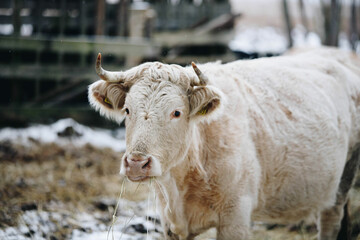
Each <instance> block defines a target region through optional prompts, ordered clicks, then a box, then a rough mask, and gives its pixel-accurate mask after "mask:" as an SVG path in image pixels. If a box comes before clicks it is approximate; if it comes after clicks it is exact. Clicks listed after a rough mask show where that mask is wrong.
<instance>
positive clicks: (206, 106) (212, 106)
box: [189, 86, 225, 121]
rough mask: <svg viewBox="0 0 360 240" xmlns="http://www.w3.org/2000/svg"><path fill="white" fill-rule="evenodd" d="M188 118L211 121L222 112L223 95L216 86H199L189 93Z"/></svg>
mask: <svg viewBox="0 0 360 240" xmlns="http://www.w3.org/2000/svg"><path fill="white" fill-rule="evenodd" d="M189 102H190V119H195V120H200V121H202V120H206V121H211V120H213V119H215V118H216V117H217V116H219V115H220V114H221V112H222V109H223V106H224V102H225V97H224V94H223V93H222V92H221V91H220V90H219V89H217V88H215V87H212V86H201V87H197V88H195V89H194V90H193V91H192V92H191V93H190V95H189Z"/></svg>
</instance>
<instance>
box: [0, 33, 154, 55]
mask: <svg viewBox="0 0 360 240" xmlns="http://www.w3.org/2000/svg"><path fill="white" fill-rule="evenodd" d="M0 46H1V48H2V49H21V50H35V51H45V50H47V51H55V52H59V51H61V52H64V53H66V52H69V53H83V54H88V53H92V52H95V53H97V52H100V51H101V52H102V53H105V54H106V53H108V54H110V53H112V54H119V55H129V56H144V55H151V54H156V53H158V52H159V50H160V46H159V45H158V44H155V43H154V42H152V41H144V40H142V39H138V38H137V39H125V38H111V39H110V38H97V39H96V40H89V39H81V38H56V39H52V40H50V39H46V38H40V37H39V38H14V37H0Z"/></svg>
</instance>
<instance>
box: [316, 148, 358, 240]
mask: <svg viewBox="0 0 360 240" xmlns="http://www.w3.org/2000/svg"><path fill="white" fill-rule="evenodd" d="M359 153H360V149H357V150H356V151H354V153H353V154H352V156H351V158H350V159H349V161H347V163H346V165H345V168H344V171H343V174H342V176H341V181H340V184H339V189H338V192H337V196H336V203H335V205H334V206H333V207H331V208H329V209H325V210H324V211H322V212H321V213H320V216H319V220H318V228H319V236H318V239H320V240H336V239H348V238H347V235H348V234H345V236H339V238H338V234H339V232H340V233H341V234H343V232H344V231H340V227H341V225H343V226H349V223H343V224H341V219H342V218H343V216H344V206H345V205H346V203H347V201H348V193H349V191H350V189H351V187H352V185H353V183H354V179H355V176H356V173H357V170H358V167H359V162H360V161H359V156H360V155H359ZM345 220H346V219H345ZM347 231H349V230H346V231H345V232H347Z"/></svg>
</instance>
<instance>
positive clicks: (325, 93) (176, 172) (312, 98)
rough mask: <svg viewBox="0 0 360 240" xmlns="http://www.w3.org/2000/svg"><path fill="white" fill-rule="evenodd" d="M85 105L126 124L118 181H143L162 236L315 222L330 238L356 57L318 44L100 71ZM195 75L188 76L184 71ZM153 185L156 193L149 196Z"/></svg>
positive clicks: (354, 133) (354, 93)
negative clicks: (255, 55)
mask: <svg viewBox="0 0 360 240" xmlns="http://www.w3.org/2000/svg"><path fill="white" fill-rule="evenodd" d="M100 61H101V57H100V54H99V56H98V59H97V64H96V70H97V73H98V75H99V76H100V78H101V79H102V80H99V81H97V82H95V83H93V84H92V85H90V87H89V101H90V104H91V105H92V106H93V107H94V108H95V109H96V110H98V111H99V112H100V114H101V115H104V116H105V117H107V118H110V119H113V120H115V121H117V122H119V123H120V122H121V121H122V120H123V119H124V118H126V120H125V124H126V147H127V148H126V152H125V154H124V156H123V158H122V160H121V167H120V174H122V175H125V176H127V177H128V179H130V180H131V181H147V180H148V179H150V178H151V177H154V178H155V179H156V181H157V182H158V183H159V186H158V188H157V192H158V196H159V197H158V199H159V204H160V205H161V208H160V209H161V210H162V212H161V220H162V224H163V227H164V233H165V238H166V239H193V238H194V237H195V236H196V235H198V234H200V233H201V232H203V231H205V230H207V229H209V228H211V227H216V229H217V239H249V238H250V225H251V224H250V222H251V221H252V220H261V221H266V222H274V223H297V222H299V221H301V220H308V219H310V220H311V219H314V218H316V219H317V224H318V229H319V235H318V236H319V239H322V240H325V239H336V236H337V234H338V231H339V228H340V222H341V219H342V216H343V206H344V204H345V203H346V202H347V195H348V191H349V188H350V187H351V185H352V182H353V178H354V175H355V174H356V169H357V168H358V165H359V160H358V159H359V143H360V60H359V58H357V57H356V56H355V55H354V54H350V53H344V52H342V51H340V50H336V49H330V48H326V49H325V48H323V49H317V50H313V51H306V52H300V53H294V54H289V55H287V56H282V57H273V58H263V59H257V60H250V61H236V62H232V63H228V64H219V63H209V64H205V65H199V68H200V69H201V71H200V70H199V68H197V66H196V65H195V64H193V68H192V67H185V68H183V67H181V66H178V65H167V64H163V63H159V62H154V63H145V64H142V65H140V66H137V67H134V68H132V69H130V70H128V71H125V72H109V71H106V70H104V69H103V68H102V67H101V64H100ZM194 70H195V71H194ZM160 188H161V189H160Z"/></svg>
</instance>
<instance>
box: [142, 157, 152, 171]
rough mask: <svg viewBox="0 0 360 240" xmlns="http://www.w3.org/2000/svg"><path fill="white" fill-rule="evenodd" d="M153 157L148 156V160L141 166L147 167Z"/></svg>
mask: <svg viewBox="0 0 360 240" xmlns="http://www.w3.org/2000/svg"><path fill="white" fill-rule="evenodd" d="M150 162H151V158H148V160H147V162H146V163H145V164H144V165H143V166H142V167H141V168H142V169H144V168H147V167H148V166H149V165H150Z"/></svg>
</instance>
